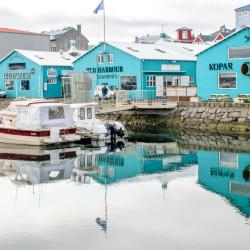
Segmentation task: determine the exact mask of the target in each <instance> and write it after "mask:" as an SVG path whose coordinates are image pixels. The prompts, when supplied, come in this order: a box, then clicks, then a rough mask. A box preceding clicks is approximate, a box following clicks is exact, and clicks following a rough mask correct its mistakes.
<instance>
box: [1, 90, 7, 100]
mask: <svg viewBox="0 0 250 250" xmlns="http://www.w3.org/2000/svg"><path fill="white" fill-rule="evenodd" d="M6 97H7V93H6V91H4V90H0V98H6Z"/></svg>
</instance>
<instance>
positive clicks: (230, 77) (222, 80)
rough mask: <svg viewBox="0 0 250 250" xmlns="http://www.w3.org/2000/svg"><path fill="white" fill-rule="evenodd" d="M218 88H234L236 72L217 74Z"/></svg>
mask: <svg viewBox="0 0 250 250" xmlns="http://www.w3.org/2000/svg"><path fill="white" fill-rule="evenodd" d="M219 89H236V73H221V74H219Z"/></svg>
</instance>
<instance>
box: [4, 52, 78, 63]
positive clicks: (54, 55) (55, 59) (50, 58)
mask: <svg viewBox="0 0 250 250" xmlns="http://www.w3.org/2000/svg"><path fill="white" fill-rule="evenodd" d="M14 51H16V52H18V53H20V54H21V55H23V56H25V57H27V58H28V59H30V60H31V61H33V62H34V63H36V64H38V65H41V66H69V67H72V62H73V60H75V57H73V56H71V55H69V54H68V53H65V52H51V51H34V50H19V49H16V50H14ZM14 51H12V52H14ZM12 52H11V53H12ZM11 53H10V54H11ZM10 54H8V55H7V56H6V57H8V56H9V55H10ZM6 57H4V58H3V59H2V61H3V60H4V59H5V58H6Z"/></svg>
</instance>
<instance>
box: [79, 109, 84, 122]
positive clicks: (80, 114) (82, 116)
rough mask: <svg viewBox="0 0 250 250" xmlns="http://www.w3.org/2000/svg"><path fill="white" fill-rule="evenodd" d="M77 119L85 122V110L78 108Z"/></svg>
mask: <svg viewBox="0 0 250 250" xmlns="http://www.w3.org/2000/svg"><path fill="white" fill-rule="evenodd" d="M79 119H80V120H85V108H80V111H79Z"/></svg>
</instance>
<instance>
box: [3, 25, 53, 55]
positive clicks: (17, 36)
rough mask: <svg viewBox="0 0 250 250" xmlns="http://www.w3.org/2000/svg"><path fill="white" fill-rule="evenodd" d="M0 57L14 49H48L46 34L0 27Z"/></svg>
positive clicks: (48, 42)
mask: <svg viewBox="0 0 250 250" xmlns="http://www.w3.org/2000/svg"><path fill="white" fill-rule="evenodd" d="M0 41H1V42H0V59H2V58H3V57H4V56H6V55H7V54H9V53H10V52H11V51H12V50H14V49H22V50H39V51H49V50H50V38H49V36H48V35H45V34H41V33H35V32H30V31H24V30H17V29H9V28H0Z"/></svg>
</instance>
